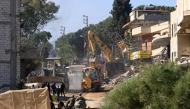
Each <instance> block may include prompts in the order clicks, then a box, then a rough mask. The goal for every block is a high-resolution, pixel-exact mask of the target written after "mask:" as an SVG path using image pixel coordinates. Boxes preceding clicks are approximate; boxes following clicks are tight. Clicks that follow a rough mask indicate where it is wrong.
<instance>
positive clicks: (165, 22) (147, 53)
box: [122, 10, 170, 60]
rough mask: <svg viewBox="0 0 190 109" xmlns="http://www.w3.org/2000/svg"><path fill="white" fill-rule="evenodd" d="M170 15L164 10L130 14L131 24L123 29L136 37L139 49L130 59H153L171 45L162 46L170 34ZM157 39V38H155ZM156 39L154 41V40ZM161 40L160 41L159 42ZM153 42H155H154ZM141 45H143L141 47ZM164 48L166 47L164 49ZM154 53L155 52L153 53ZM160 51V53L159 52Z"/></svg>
mask: <svg viewBox="0 0 190 109" xmlns="http://www.w3.org/2000/svg"><path fill="white" fill-rule="evenodd" d="M169 21H170V13H169V12H167V11H162V10H134V11H132V12H131V13H130V22H128V23H127V24H125V25H124V26H123V27H122V28H123V29H126V32H128V33H129V32H131V34H132V36H134V37H136V39H140V41H138V40H137V43H136V44H137V45H138V46H137V47H138V49H136V51H135V52H133V53H131V56H130V59H131V60H135V59H149V60H150V59H151V55H152V56H153V57H155V56H159V54H161V53H160V52H161V51H163V48H165V46H167V45H168V44H169V39H167V42H166V43H167V44H165V43H164V45H162V44H161V45H160V44H159V43H160V42H162V40H161V39H162V38H163V37H168V35H166V34H167V33H168V32H169V29H168V28H169ZM155 37H156V38H155ZM153 38H154V39H153ZM159 39H160V41H158V40H159ZM152 41H153V42H152ZM139 43H140V44H141V45H140V46H139ZM162 46H164V47H162ZM167 50H168V49H167ZM152 51H153V52H152ZM158 51H160V52H158ZM156 52H157V53H156Z"/></svg>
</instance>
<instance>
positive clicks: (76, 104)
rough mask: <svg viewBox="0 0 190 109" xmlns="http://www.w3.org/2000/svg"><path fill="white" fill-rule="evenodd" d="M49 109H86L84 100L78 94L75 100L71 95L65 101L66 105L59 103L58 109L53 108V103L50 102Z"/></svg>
mask: <svg viewBox="0 0 190 109" xmlns="http://www.w3.org/2000/svg"><path fill="white" fill-rule="evenodd" d="M51 109H86V100H85V98H84V97H83V96H82V93H80V94H79V96H78V97H76V98H75V97H74V95H73V96H72V97H71V98H70V99H68V100H67V101H66V104H64V103H63V102H62V101H59V104H58V108H55V106H54V103H53V102H51Z"/></svg>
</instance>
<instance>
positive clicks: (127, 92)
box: [101, 62, 190, 109]
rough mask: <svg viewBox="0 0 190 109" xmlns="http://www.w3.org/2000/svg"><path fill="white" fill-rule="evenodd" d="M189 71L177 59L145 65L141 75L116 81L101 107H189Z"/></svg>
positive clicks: (185, 108)
mask: <svg viewBox="0 0 190 109" xmlns="http://www.w3.org/2000/svg"><path fill="white" fill-rule="evenodd" d="M189 80H190V72H189V71H186V70H184V69H183V68H182V67H181V66H178V65H176V64H175V63H171V62H170V63H166V64H160V65H156V64H155V65H154V64H153V65H145V66H143V69H142V70H141V72H140V73H139V75H138V76H134V77H132V78H130V79H127V80H125V81H124V82H122V83H120V84H119V85H117V86H116V87H115V88H114V89H113V90H111V91H110V93H109V94H108V95H107V96H106V97H105V99H104V101H103V102H104V103H103V106H102V107H101V108H102V109H111V108H112V109H113V108H114V109H148V108H149V109H179V108H182V109H188V108H190V105H189V102H190V100H189V97H190V91H189V90H190V86H189V82H190V81H189Z"/></svg>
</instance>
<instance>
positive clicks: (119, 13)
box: [110, 0, 132, 35]
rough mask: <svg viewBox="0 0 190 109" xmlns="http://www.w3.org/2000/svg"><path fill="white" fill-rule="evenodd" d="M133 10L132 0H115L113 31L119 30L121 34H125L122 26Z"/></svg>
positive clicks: (112, 12)
mask: <svg viewBox="0 0 190 109" xmlns="http://www.w3.org/2000/svg"><path fill="white" fill-rule="evenodd" d="M131 11H132V6H131V4H130V0H114V3H113V9H112V10H111V14H112V17H113V18H112V22H111V28H110V29H111V31H113V32H118V33H119V34H121V35H122V34H124V30H122V26H123V25H124V24H126V23H127V22H128V21H129V20H130V19H129V14H130V13H131Z"/></svg>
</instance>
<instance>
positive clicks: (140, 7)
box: [134, 5, 175, 12]
mask: <svg viewBox="0 0 190 109" xmlns="http://www.w3.org/2000/svg"><path fill="white" fill-rule="evenodd" d="M144 6H145V5H140V6H137V7H136V8H135V9H134V10H144ZM155 10H165V11H169V12H172V11H175V7H173V6H161V5H158V6H155Z"/></svg>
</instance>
